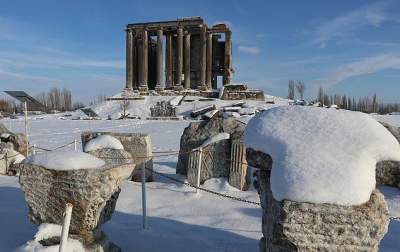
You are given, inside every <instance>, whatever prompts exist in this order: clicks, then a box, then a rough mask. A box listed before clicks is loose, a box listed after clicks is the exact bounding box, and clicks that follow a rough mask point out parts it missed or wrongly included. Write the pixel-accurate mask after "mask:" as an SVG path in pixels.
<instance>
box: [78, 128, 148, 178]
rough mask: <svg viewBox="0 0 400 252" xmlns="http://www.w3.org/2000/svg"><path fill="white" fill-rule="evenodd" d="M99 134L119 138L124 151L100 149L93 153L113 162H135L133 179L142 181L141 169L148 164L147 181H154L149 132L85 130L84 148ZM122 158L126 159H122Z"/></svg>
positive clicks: (83, 136)
mask: <svg viewBox="0 0 400 252" xmlns="http://www.w3.org/2000/svg"><path fill="white" fill-rule="evenodd" d="M99 135H111V136H113V137H115V138H116V139H118V140H119V141H120V142H121V143H122V145H123V147H124V151H123V153H121V151H117V152H116V150H113V151H109V150H108V151H107V150H99V151H96V152H94V153H92V154H93V155H94V156H97V157H99V158H100V159H102V158H105V159H108V160H109V161H108V162H111V163H121V162H122V163H132V162H133V163H134V164H135V168H134V171H133V173H132V180H133V181H141V180H142V178H141V171H142V169H143V168H144V166H145V165H146V171H145V172H146V181H152V179H153V174H152V172H151V171H152V170H153V158H152V147H151V139H150V136H149V135H147V134H142V133H115V132H83V133H82V135H81V138H82V147H83V149H84V147H85V144H86V143H87V142H89V141H90V140H91V139H93V138H95V137H97V136H99ZM121 158H123V159H125V160H123V161H121ZM113 159H114V160H113Z"/></svg>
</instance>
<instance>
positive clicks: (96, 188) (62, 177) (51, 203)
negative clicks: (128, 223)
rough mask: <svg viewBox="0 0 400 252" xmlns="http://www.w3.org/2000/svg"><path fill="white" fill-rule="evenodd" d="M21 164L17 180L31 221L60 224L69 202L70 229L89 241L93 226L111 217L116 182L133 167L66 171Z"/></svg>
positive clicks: (116, 194)
mask: <svg viewBox="0 0 400 252" xmlns="http://www.w3.org/2000/svg"><path fill="white" fill-rule="evenodd" d="M21 166H22V167H21V169H20V177H19V183H20V184H21V188H22V190H23V191H24V193H25V199H26V201H27V203H28V207H29V217H30V219H31V221H32V222H34V223H35V224H41V223H55V224H60V225H62V223H63V219H64V218H63V212H64V209H65V204H66V203H71V204H73V206H74V208H73V211H72V218H71V226H70V233H71V234H77V235H79V236H80V237H81V238H82V239H84V240H85V243H91V242H92V241H93V240H94V239H95V237H94V233H95V230H96V229H98V228H99V226H100V225H101V224H102V223H104V222H106V221H108V220H109V219H110V218H111V215H112V213H113V211H114V208H115V204H116V202H117V198H118V195H119V192H120V188H119V184H120V183H121V182H122V181H123V180H125V179H127V178H128V177H130V176H131V174H132V171H133V167H132V165H117V166H111V165H105V166H104V167H102V168H97V169H80V170H68V171H56V170H49V169H46V168H44V167H41V166H36V165H30V164H21Z"/></svg>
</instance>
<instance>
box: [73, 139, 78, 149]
mask: <svg viewBox="0 0 400 252" xmlns="http://www.w3.org/2000/svg"><path fill="white" fill-rule="evenodd" d="M77 150H78V147H77V142H76V139H74V151H77Z"/></svg>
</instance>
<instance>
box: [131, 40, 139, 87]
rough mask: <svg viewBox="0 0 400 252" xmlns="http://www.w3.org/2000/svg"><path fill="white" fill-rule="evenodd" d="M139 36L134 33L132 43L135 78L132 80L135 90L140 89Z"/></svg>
mask: <svg viewBox="0 0 400 252" xmlns="http://www.w3.org/2000/svg"><path fill="white" fill-rule="evenodd" d="M137 37H138V36H137V34H136V33H134V34H133V41H132V44H133V46H132V62H133V63H132V64H133V69H132V72H133V78H132V82H133V89H136V90H137V89H138V86H139V84H138V82H139V78H138V77H139V74H138V62H139V60H138V38H137Z"/></svg>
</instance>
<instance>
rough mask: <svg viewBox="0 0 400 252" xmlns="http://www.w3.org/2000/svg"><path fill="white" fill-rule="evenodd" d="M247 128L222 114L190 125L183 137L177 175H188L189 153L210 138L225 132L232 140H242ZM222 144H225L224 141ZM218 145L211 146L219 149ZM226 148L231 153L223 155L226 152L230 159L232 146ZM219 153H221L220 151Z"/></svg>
mask: <svg viewBox="0 0 400 252" xmlns="http://www.w3.org/2000/svg"><path fill="white" fill-rule="evenodd" d="M245 126H246V125H245V124H244V123H242V122H240V121H238V120H236V119H234V118H224V117H223V115H222V113H218V115H217V114H216V115H214V116H213V117H212V118H211V119H210V120H208V121H202V122H192V123H190V124H189V126H188V127H186V128H185V130H184V132H183V134H182V136H181V142H180V150H179V158H178V164H177V167H176V173H178V174H183V175H186V174H187V167H188V159H189V153H190V152H191V151H192V150H193V149H195V148H197V147H200V146H201V145H202V144H203V142H204V141H206V140H207V139H208V138H210V137H212V136H215V135H217V134H218V133H223V132H225V133H228V134H230V135H231V139H240V138H242V137H243V131H244V128H245ZM221 142H222V143H221V144H223V141H221ZM218 145H219V144H218V143H217V144H216V145H212V146H210V148H211V147H215V148H219V147H217V146H218ZM226 148H227V149H228V151H229V152H228V151H226V150H223V153H225V152H226V156H227V159H230V146H227V147H226ZM217 151H220V149H218V150H217ZM221 151H222V149H221ZM210 153H211V152H210ZM210 155H211V154H210ZM228 164H229V163H228Z"/></svg>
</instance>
